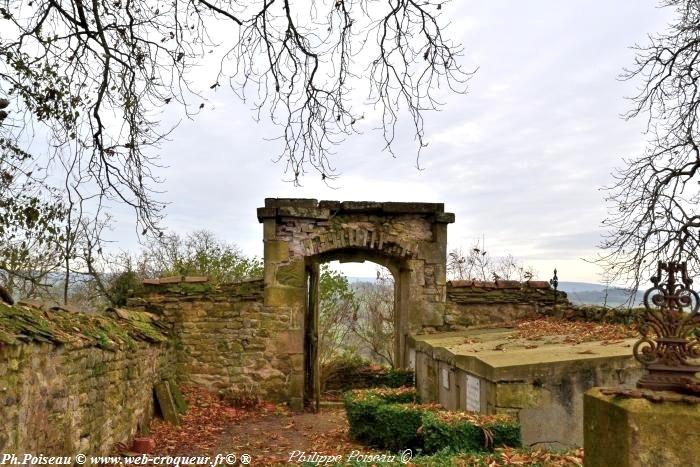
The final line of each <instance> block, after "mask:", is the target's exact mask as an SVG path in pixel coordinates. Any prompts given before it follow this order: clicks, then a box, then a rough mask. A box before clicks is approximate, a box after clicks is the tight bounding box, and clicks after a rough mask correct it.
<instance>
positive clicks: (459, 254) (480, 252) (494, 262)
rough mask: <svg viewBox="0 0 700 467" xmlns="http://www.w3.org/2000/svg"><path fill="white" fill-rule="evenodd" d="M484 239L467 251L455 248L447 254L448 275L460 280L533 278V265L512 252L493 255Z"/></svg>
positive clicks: (522, 279)
mask: <svg viewBox="0 0 700 467" xmlns="http://www.w3.org/2000/svg"><path fill="white" fill-rule="evenodd" d="M483 245H484V241H483V240H482V241H481V242H479V241H476V242H474V244H473V245H472V247H471V248H470V249H469V250H467V251H465V250H464V249H463V248H454V249H452V250H451V251H450V253H449V254H448V255H447V275H448V277H450V278H452V279H459V280H481V281H486V280H495V279H503V280H518V281H526V280H530V279H532V277H533V276H534V274H535V271H534V269H533V268H532V267H531V266H527V265H524V264H522V262H521V261H519V260H518V259H517V258H515V257H514V256H513V255H512V254H510V253H509V254H507V255H506V256H492V255H491V254H490V253H489V252H488V251H486V250H485V249H484V246H483Z"/></svg>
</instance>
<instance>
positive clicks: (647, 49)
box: [600, 0, 700, 290]
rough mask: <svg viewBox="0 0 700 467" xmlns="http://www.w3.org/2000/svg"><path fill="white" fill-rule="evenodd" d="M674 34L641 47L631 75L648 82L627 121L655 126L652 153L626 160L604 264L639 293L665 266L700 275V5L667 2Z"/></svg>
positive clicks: (614, 191)
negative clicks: (681, 264) (685, 267)
mask: <svg viewBox="0 0 700 467" xmlns="http://www.w3.org/2000/svg"><path fill="white" fill-rule="evenodd" d="M662 6H664V7H666V8H672V9H674V11H675V17H674V19H673V21H672V23H671V24H670V25H669V26H668V28H667V30H666V31H664V32H663V33H660V34H655V35H651V36H649V38H648V42H647V43H646V44H644V45H636V46H635V50H636V59H635V63H634V65H633V66H632V67H631V68H629V69H627V70H625V73H624V75H623V77H624V78H625V79H628V80H633V81H634V82H639V83H641V85H640V91H639V93H638V94H637V95H636V96H634V97H633V99H632V102H633V103H634V105H633V107H632V108H631V110H630V111H629V113H628V114H627V118H635V117H642V118H645V119H646V121H647V135H648V141H647V146H646V150H645V151H644V153H642V154H641V155H639V156H636V157H631V158H629V159H628V160H626V161H625V166H624V167H623V168H622V169H620V170H619V171H617V172H616V173H615V174H614V176H615V183H614V184H613V185H612V186H610V187H609V190H610V191H609V195H608V198H607V200H608V202H609V206H610V208H609V214H608V217H607V218H606V219H605V221H604V225H605V226H607V228H608V229H609V231H608V235H607V236H606V238H605V239H604V241H603V242H602V245H601V246H602V247H603V248H604V249H605V252H604V253H603V254H602V255H601V258H600V261H601V262H602V264H603V265H604V266H605V267H606V272H607V274H606V281H608V282H625V283H627V284H628V285H630V286H631V287H632V288H633V289H634V290H636V289H637V288H638V286H639V284H640V282H641V281H642V280H644V279H645V278H646V277H648V276H650V275H651V274H652V273H653V270H654V268H655V267H656V266H655V265H656V262H657V261H659V260H671V259H683V260H687V261H688V262H689V268H690V270H691V271H692V272H693V273H695V274H697V273H698V272H700V264H699V262H698V259H699V258H698V247H700V235H699V234H700V230H699V229H700V211H699V210H698V202H700V192H699V190H698V189H699V188H700V186H699V185H698V184H699V183H700V174H699V173H698V169H700V151H699V150H698V130H699V129H700V128H699V126H698V107H699V106H700V4H699V3H698V2H697V1H695V0H665V1H663V2H662Z"/></svg>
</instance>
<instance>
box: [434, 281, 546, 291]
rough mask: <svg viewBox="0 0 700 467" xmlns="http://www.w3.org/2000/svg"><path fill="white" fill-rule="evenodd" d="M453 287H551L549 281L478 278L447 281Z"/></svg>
mask: <svg viewBox="0 0 700 467" xmlns="http://www.w3.org/2000/svg"><path fill="white" fill-rule="evenodd" d="M447 286H448V287H452V288H472V289H550V288H551V287H550V285H549V282H547V281H526V282H520V281H507V280H495V281H476V280H454V281H449V282H448V283H447Z"/></svg>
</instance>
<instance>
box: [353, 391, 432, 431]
mask: <svg viewBox="0 0 700 467" xmlns="http://www.w3.org/2000/svg"><path fill="white" fill-rule="evenodd" d="M417 398H418V396H417V394H416V391H415V389H413V388H398V389H367V390H354V391H348V392H346V393H345V396H344V402H345V411H346V413H347V417H348V423H349V424H350V435H351V436H352V437H353V438H355V439H356V440H358V441H363V442H365V443H368V444H377V443H378V442H380V441H379V439H378V438H377V436H376V435H375V433H376V432H377V430H376V427H377V424H378V423H379V421H378V418H377V411H378V409H379V407H380V406H384V405H386V404H396V403H398V404H403V403H409V402H415V401H416V400H417ZM387 416H390V415H388V414H386V415H384V417H383V423H385V420H386V417H387ZM380 431H381V432H386V431H387V430H386V429H382V430H380Z"/></svg>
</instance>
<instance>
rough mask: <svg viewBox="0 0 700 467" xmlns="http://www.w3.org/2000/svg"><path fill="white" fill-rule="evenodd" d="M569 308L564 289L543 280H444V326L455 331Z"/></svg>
mask: <svg viewBox="0 0 700 467" xmlns="http://www.w3.org/2000/svg"><path fill="white" fill-rule="evenodd" d="M555 306H556V308H557V310H558V309H570V308H572V306H571V304H570V303H569V301H568V299H567V298H566V294H565V293H564V292H555V291H554V289H552V288H551V287H550V286H549V283H547V282H544V281H528V282H522V283H521V282H518V281H505V280H498V281H494V282H491V281H463V280H456V281H450V282H448V284H447V309H446V312H445V326H443V327H442V328H440V329H438V330H439V331H457V330H463V329H466V328H468V327H471V326H482V325H486V324H498V323H506V322H510V321H514V320H517V319H524V318H532V317H536V316H538V315H543V314H544V315H554V314H557V313H558V311H557V312H555Z"/></svg>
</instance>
